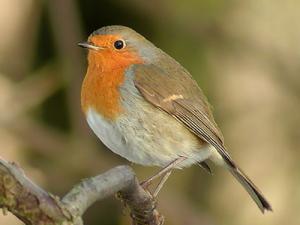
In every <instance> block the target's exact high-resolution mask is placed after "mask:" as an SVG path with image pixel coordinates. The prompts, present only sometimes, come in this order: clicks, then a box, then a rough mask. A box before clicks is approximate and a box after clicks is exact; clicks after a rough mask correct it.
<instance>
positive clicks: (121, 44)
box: [114, 40, 125, 50]
mask: <svg viewBox="0 0 300 225" xmlns="http://www.w3.org/2000/svg"><path fill="white" fill-rule="evenodd" d="M114 46H115V48H116V49H119V50H120V49H122V48H124V47H125V43H124V41H123V40H117V41H115V43H114Z"/></svg>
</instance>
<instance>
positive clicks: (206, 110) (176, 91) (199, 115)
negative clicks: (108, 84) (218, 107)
mask: <svg viewBox="0 0 300 225" xmlns="http://www.w3.org/2000/svg"><path fill="white" fill-rule="evenodd" d="M133 69H134V71H135V78H134V79H135V80H134V83H135V86H136V87H137V89H138V90H139V91H140V93H141V94H142V95H143V97H144V98H145V99H146V100H148V101H149V102H151V103H152V104H153V105H155V106H157V107H159V108H160V109H162V110H164V111H166V112H167V113H169V114H170V115H172V116H173V117H175V118H177V119H178V120H179V121H181V122H182V123H183V124H185V126H186V127H187V128H188V129H189V130H190V131H192V132H193V133H194V134H196V135H197V136H198V137H199V138H201V139H202V140H205V141H206V142H207V143H209V144H211V145H213V146H214V147H215V148H216V149H217V150H218V152H219V153H220V154H221V155H222V156H223V158H224V159H225V160H226V162H227V163H229V164H230V165H231V166H233V167H235V165H234V163H233V161H232V160H231V158H230V156H229V155H228V153H227V152H226V150H225V147H224V140H223V135H222V133H221V131H220V130H219V128H218V126H217V125H216V123H215V121H214V118H213V115H212V113H211V110H210V107H209V104H208V102H207V100H206V98H205V96H204V95H203V93H202V91H201V90H200V88H199V87H198V85H197V83H196V82H195V81H194V80H193V79H192V77H191V75H190V74H189V73H188V72H187V71H185V70H184V69H183V68H180V67H177V68H175V69H168V70H162V69H161V68H159V67H157V66H155V65H151V64H150V65H135V66H134V68H133Z"/></svg>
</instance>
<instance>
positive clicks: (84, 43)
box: [78, 42, 104, 50]
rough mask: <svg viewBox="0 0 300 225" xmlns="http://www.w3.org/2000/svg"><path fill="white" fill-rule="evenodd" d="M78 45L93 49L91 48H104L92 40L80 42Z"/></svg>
mask: <svg viewBox="0 0 300 225" xmlns="http://www.w3.org/2000/svg"><path fill="white" fill-rule="evenodd" d="M78 46H80V47H82V48H87V49H91V50H100V49H104V48H103V47H100V46H96V45H94V44H93V43H91V42H79V43H78Z"/></svg>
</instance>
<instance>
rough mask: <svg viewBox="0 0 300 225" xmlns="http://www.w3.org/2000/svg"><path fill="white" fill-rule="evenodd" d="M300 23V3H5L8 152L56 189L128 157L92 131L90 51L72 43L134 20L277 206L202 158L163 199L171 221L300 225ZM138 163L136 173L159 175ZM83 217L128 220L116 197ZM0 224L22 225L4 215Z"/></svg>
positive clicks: (0, 70)
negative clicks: (85, 104) (268, 206)
mask: <svg viewBox="0 0 300 225" xmlns="http://www.w3.org/2000/svg"><path fill="white" fill-rule="evenodd" d="M299 21H300V1H296V0H285V1H280V0H261V1H255V0H249V1H238V0H223V1H222V0H219V1H217V0H207V1H199V0H191V1H182V0H172V1H171V0H163V1H159V0H152V1H147V0H127V1H125V0H101V1H100V0H94V1H92V0H82V1H79V0H78V1H75V0H74V1H72V0H63V1H61V0H48V1H47V0H44V1H39V0H1V7H0V30H1V38H0V156H1V157H2V158H4V159H7V160H11V161H15V162H17V163H18V164H19V165H21V167H23V168H24V169H25V171H26V173H27V175H28V176H29V177H31V178H32V179H33V180H34V181H35V182H37V183H38V184H39V185H41V186H42V187H44V188H45V189H47V190H48V191H50V192H52V193H55V194H57V195H59V196H63V194H64V193H66V192H67V191H68V190H69V189H70V188H71V187H72V185H74V184H75V183H77V182H78V181H79V180H80V179H82V178H85V177H89V176H93V175H96V174H98V173H102V172H104V171H105V170H108V169H109V168H112V167H114V166H116V165H119V164H124V163H125V164H128V162H126V161H125V160H123V159H121V158H120V157H118V156H117V155H114V154H112V153H111V152H110V151H109V150H107V149H106V148H105V147H104V146H103V145H102V144H101V142H100V141H99V140H98V139H97V138H96V137H95V136H94V135H93V134H92V132H91V131H90V130H89V129H88V128H87V125H86V122H85V120H84V116H83V114H82V113H81V110H80V104H79V103H80V100H79V96H80V85H81V81H82V79H83V76H84V73H85V69H86V60H85V56H86V52H85V51H84V50H83V49H80V48H78V47H77V46H76V44H77V43H78V42H79V41H82V40H85V39H86V38H87V36H88V34H89V33H90V32H92V31H93V30H95V29H97V28H99V27H101V26H104V25H111V24H121V25H126V26H130V27H132V28H134V29H135V30H137V31H138V32H140V33H142V34H144V35H145V36H146V37H147V38H148V39H150V40H151V41H152V42H154V43H155V44H156V45H157V46H159V47H160V48H162V49H163V50H165V51H166V52H168V53H169V54H170V55H171V56H173V57H174V58H176V59H177V60H178V61H179V62H180V63H182V64H183V65H184V66H185V67H186V68H187V69H188V70H189V71H190V72H191V73H192V74H193V76H194V77H195V79H196V80H197V81H198V83H199V85H200V86H201V87H202V89H203V90H204V92H205V93H206V95H207V96H208V98H209V100H210V102H211V104H212V105H213V106H214V115H215V117H216V121H217V122H218V124H219V126H220V127H221V129H222V130H223V133H224V136H225V139H226V144H227V146H228V148H229V149H230V152H231V154H232V156H233V158H234V159H236V160H237V162H238V163H239V164H240V165H241V167H242V168H243V169H244V170H245V171H246V172H247V173H248V174H249V176H250V177H251V178H252V179H253V180H254V181H255V183H256V184H257V185H258V186H259V187H260V188H261V189H262V191H263V192H264V193H265V195H266V196H267V197H268V199H269V200H270V202H271V203H272V205H273V208H274V212H273V213H266V214H265V215H262V214H261V213H260V212H259V210H258V209H257V207H256V206H255V204H254V203H253V202H252V200H251V199H250V198H249V197H248V195H247V194H246V192H245V191H244V190H243V189H242V188H241V187H240V185H239V184H238V183H237V182H236V181H234V179H233V178H232V177H231V176H230V175H229V174H228V173H227V172H226V171H223V170H220V169H218V168H215V169H214V175H213V176H210V175H208V174H206V173H205V172H203V171H202V170H201V169H200V168H199V167H197V166H194V167H192V168H189V169H185V170H183V171H176V172H175V173H174V174H173V176H172V177H171V178H170V179H169V181H168V182H167V185H166V186H165V187H164V189H163V190H162V192H161V194H160V196H159V206H158V207H159V209H160V211H161V213H163V214H164V215H165V217H166V224H167V225H196V224H197V225H198V224H199V225H241V224H243V225H250V224H257V225H271V224H272V225H281V224H289V225H296V224H300V216H299V210H300V173H299V160H300V155H299V149H300V129H299V125H300V113H299V110H300V104H299V102H300V27H299ZM132 166H133V167H134V169H135V171H136V172H137V174H138V176H139V178H140V180H143V179H144V178H146V177H148V176H150V175H151V174H153V173H154V172H155V171H157V168H144V167H141V166H137V165H132ZM124 214H125V215H126V216H124ZM84 218H85V221H86V224H88V225H98V224H101V225H114V224H122V225H123V224H124V225H125V224H129V219H128V212H127V211H126V210H124V209H123V208H122V205H121V204H120V202H119V201H117V200H116V199H115V198H114V197H111V198H109V199H107V200H105V201H102V202H99V203H97V204H95V205H94V206H93V207H92V208H90V209H89V210H88V212H87V213H86V214H85V216H84ZM0 224H3V225H4V224H5V225H19V224H22V223H21V222H19V221H18V220H17V219H16V218H14V217H13V216H11V215H8V216H2V215H1V216H0Z"/></svg>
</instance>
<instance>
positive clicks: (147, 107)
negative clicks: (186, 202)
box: [78, 26, 272, 212]
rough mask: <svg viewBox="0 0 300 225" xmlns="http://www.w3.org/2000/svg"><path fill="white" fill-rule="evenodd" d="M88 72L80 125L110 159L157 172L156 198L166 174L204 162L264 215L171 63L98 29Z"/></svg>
mask: <svg viewBox="0 0 300 225" xmlns="http://www.w3.org/2000/svg"><path fill="white" fill-rule="evenodd" d="M78 45H79V46H81V47H83V48H87V49H88V50H89V51H88V68H87V73H86V76H85V78H84V81H83V84H82V91H81V105H82V109H83V111H84V114H85V116H86V119H87V122H88V124H89V126H90V127H91V129H92V130H93V131H94V133H95V134H96V135H97V136H98V138H100V140H101V141H102V142H103V143H104V144H105V145H106V146H107V147H108V148H109V149H110V150H112V151H113V152H114V153H116V154H118V155H120V156H122V157H124V158H126V159H127V160H129V161H131V162H133V163H137V164H141V165H144V166H159V167H162V168H163V169H162V170H161V171H160V172H159V173H157V174H156V175H154V176H152V177H150V178H149V179H148V180H147V181H145V182H144V183H143V186H144V187H147V186H148V185H149V184H150V183H151V181H152V180H154V179H156V178H158V177H162V178H161V181H160V183H159V185H158V187H157V188H156V190H155V192H154V193H153V195H154V196H156V195H157V193H158V191H159V190H160V188H161V187H162V185H163V183H164V182H165V181H166V180H167V178H168V176H169V175H170V174H171V171H172V170H173V169H175V168H176V169H179V168H184V167H188V166H191V165H194V164H199V165H200V166H201V167H202V168H204V169H205V170H207V171H208V172H210V167H209V165H208V163H207V161H209V160H210V161H211V162H213V163H215V164H217V165H220V166H222V167H224V168H226V169H227V170H228V171H229V172H230V173H231V174H232V175H233V176H234V177H235V178H236V179H237V180H238V181H239V182H240V183H241V185H242V186H243V187H244V188H245V189H246V191H247V192H248V193H249V195H250V196H251V197H252V199H253V200H254V201H255V203H256V204H257V206H258V207H259V209H260V210H261V211H262V212H264V211H265V210H272V208H271V205H270V204H269V202H268V201H267V199H266V198H265V197H264V195H263V194H262V192H261V191H260V190H259V189H258V188H257V187H256V186H255V185H254V183H253V182H252V181H251V180H250V179H249V178H248V177H247V176H246V175H245V173H244V172H243V171H242V170H241V169H240V168H239V167H238V165H237V164H236V163H235V162H234V161H233V159H232V158H231V157H230V155H229V154H228V152H227V150H226V147H225V145H224V139H223V135H222V133H221V131H220V129H219V128H218V126H217V124H216V122H215V121H214V118H213V115H212V112H211V109H210V106H209V103H208V102H207V99H206V97H205V96H204V94H203V93H202V91H201V89H200V88H199V87H198V85H197V83H196V81H195V80H193V78H192V76H191V75H190V73H189V72H188V71H187V70H186V69H185V68H184V67H182V66H181V65H180V64H179V63H178V62H177V61H176V60H175V59H173V58H172V57H170V56H169V55H168V54H166V53H165V52H163V51H162V50H161V49H159V48H157V47H156V46H154V45H153V44H152V43H151V42H150V41H148V40H147V39H146V38H144V37H143V36H142V35H140V34H138V33H137V32H135V31H134V30H132V29H130V28H128V27H124V26H106V27H102V28H100V29H98V30H96V31H94V32H93V33H92V34H91V35H90V36H89V38H88V41H87V42H82V43H79V44H78Z"/></svg>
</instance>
